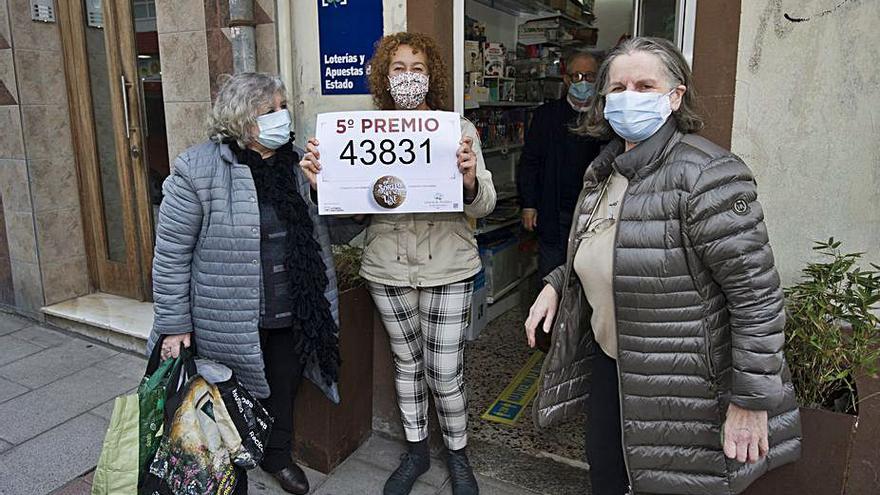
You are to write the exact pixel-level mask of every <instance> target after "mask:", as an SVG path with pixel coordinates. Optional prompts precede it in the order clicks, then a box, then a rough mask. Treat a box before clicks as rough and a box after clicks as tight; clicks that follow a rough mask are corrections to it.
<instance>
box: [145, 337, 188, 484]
mask: <svg viewBox="0 0 880 495" xmlns="http://www.w3.org/2000/svg"><path fill="white" fill-rule="evenodd" d="M161 346H162V341H161V340H159V342H156V345H155V347H154V348H153V353H152V354H151V355H150V360H149V361H148V363H147V371H146V373H144V378H143V380H141V384H140V386H138V391H137V396H138V402H139V410H140V420H139V424H140V428H139V433H138V439H139V448H138V467H139V468H140V470H139V471H140V476H141V480H142V479H143V473H144V471H145V469H146V467H147V465H149V463H150V462H151V461H152V460H153V456H155V455H156V449H158V448H159V441H160V440H161V439H162V436H161V434H160V432H161V431H162V425H163V423H164V414H165V399H166V397H167V396H168V386H169V384H173V385H172V387H173V388H174V391H176V390H177V387H178V385H179V380H180V369H181V363H183V360H184V359H186V358H187V357H189V352H188V351H187V350H182V352H181V353H180V356H179V357H178V358H176V359H166V360H165V361H162V363H161V364H160V363H159V355H160V353H161Z"/></svg>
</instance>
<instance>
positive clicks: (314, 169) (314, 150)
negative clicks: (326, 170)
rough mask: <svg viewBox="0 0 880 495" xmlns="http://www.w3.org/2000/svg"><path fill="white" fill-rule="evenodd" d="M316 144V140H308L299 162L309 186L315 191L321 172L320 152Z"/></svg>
mask: <svg viewBox="0 0 880 495" xmlns="http://www.w3.org/2000/svg"><path fill="white" fill-rule="evenodd" d="M318 144H319V143H318V139H317V138H311V139H309V142H308V143H306V154H305V156H303V159H302V160H300V162H299V166H300V168H302V171H303V174H305V176H306V179H308V180H309V185H310V186H312V189H315V190H317V189H318V173H319V172H320V171H321V152H320V151H318Z"/></svg>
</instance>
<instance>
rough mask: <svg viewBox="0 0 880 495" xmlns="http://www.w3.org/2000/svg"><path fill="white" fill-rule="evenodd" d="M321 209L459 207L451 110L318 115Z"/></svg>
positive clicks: (457, 122)
mask: <svg viewBox="0 0 880 495" xmlns="http://www.w3.org/2000/svg"><path fill="white" fill-rule="evenodd" d="M316 137H317V138H318V141H319V142H320V146H319V150H320V152H321V173H320V174H318V212H319V213H320V214H322V215H350V214H356V213H420V212H421V213H425V212H431V213H437V212H444V211H462V209H463V208H464V202H463V201H462V200H463V198H462V196H463V189H462V177H461V173H460V172H459V171H458V160H457V158H456V151H457V150H458V143H459V141H460V140H461V117H459V116H458V114H457V113H452V112H434V111H429V112H419V111H412V110H409V111H396V112H395V111H384V112H377V111H373V112H335V113H322V114H319V115H318V124H317V133H316Z"/></svg>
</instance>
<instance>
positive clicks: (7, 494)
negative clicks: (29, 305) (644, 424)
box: [0, 313, 535, 495]
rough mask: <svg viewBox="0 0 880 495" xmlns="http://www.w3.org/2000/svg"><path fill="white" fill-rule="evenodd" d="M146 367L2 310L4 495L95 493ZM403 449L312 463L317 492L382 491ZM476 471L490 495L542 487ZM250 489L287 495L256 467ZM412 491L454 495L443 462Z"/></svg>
mask: <svg viewBox="0 0 880 495" xmlns="http://www.w3.org/2000/svg"><path fill="white" fill-rule="evenodd" d="M145 367H146V360H145V359H144V358H143V357H141V356H137V355H135V354H131V353H128V352H125V351H119V350H118V349H115V348H112V347H108V346H106V345H103V344H99V343H96V342H93V341H91V340H88V339H85V338H81V337H78V336H75V335H73V334H69V333H65V332H61V331H57V330H53V329H50V328H46V327H44V326H41V325H38V324H36V323H35V322H33V321H30V320H26V319H23V318H19V317H17V316H12V315H7V314H4V313H0V495H45V494H52V495H83V494H88V493H89V491H90V488H91V485H90V481H91V472H92V470H93V469H94V468H95V464H96V463H97V460H98V456H99V455H100V452H101V444H102V442H103V439H104V433H105V432H106V429H107V424H108V422H109V419H110V415H111V413H112V409H113V399H114V398H115V397H116V396H118V395H122V394H126V393H130V392H131V391H133V390H134V389H136V388H137V385H138V382H139V380H140V379H141V377H142V376H143V373H144V368H145ZM403 450H404V447H403V445H402V444H401V443H399V442H396V441H393V440H389V439H386V438H384V437H381V436H378V435H373V436H372V437H371V438H370V439H369V440H368V441H367V442H366V443H364V445H363V446H361V448H360V449H359V450H358V451H357V452H356V453H355V454H354V455H352V456H351V457H350V458H349V459H348V460H346V461H345V462H344V463H343V464H341V465H340V466H339V467H337V468H336V470H334V471H333V472H332V473H330V475H329V476H327V475H323V474H321V473H318V472H317V471H313V470H310V469H306V472H307V473H308V476H309V480H310V481H311V484H312V493H315V494H320V495H363V494H377V493H381V491H382V485H383V483H384V481H385V478H386V477H387V476H388V474H390V472H391V471H392V470H393V469H394V468H395V467H396V465H397V463H398V458H399V456H400V454H401V453H402V452H403ZM477 477H478V479H479V482H480V489H481V493H482V494H484V495H531V494H534V493H535V492H532V491H529V490H525V489H522V488H519V487H516V486H513V485H509V484H506V483H503V482H501V481H497V480H494V479H492V478H488V477H486V476H482V475H479V474H478V475H477ZM249 488H250V490H249V493H251V494H260V495H262V494H267V495H268V494H273V495H274V494H279V495H281V494H283V493H284V492H283V491H282V490H281V489H280V487H279V486H278V484H277V483H276V482H275V481H274V480H273V479H272V478H271V477H270V476H268V475H267V474H265V473H263V472H262V471H261V470H259V469H256V470H254V471H251V472H250V485H249ZM412 493H413V495H434V494H438V495H439V494H444V495H445V494H451V493H452V490H451V488H450V487H449V480H448V474H447V472H446V467H445V464H444V463H443V462H442V461H441V460H440V459H436V458H435V459H434V460H433V464H432V467H431V470H430V471H429V472H428V473H426V474H425V475H424V476H423V477H422V478H421V479H420V481H419V482H418V484H417V485H416V487H415V488H414V490H413V492H412Z"/></svg>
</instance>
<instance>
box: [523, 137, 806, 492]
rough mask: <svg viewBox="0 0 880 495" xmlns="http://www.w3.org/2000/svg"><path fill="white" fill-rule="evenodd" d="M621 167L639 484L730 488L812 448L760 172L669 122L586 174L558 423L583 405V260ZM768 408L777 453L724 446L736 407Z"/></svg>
mask: <svg viewBox="0 0 880 495" xmlns="http://www.w3.org/2000/svg"><path fill="white" fill-rule="evenodd" d="M612 167H614V168H616V169H617V170H618V171H619V172H620V173H621V174H622V175H624V176H625V177H627V178H628V179H629V186H628V188H627V191H626V193H625V194H624V197H623V200H622V204H621V206H620V213H619V221H618V222H617V224H616V228H617V238H616V241H615V242H616V244H615V253H614V258H615V264H614V278H613V285H614V297H615V304H616V307H615V311H616V319H617V333H618V335H617V342H618V359H617V366H618V376H619V388H620V398H621V399H620V400H621V416H622V430H623V444H624V457H625V459H626V462H627V471H628V473H629V477H630V480H631V483H632V487H633V490H634V491H635V493H675V494H699V495H721V494H724V495H729V494H736V493H740V492H742V491H743V490H745V488H746V487H747V486H748V485H749V484H750V483H752V482H753V481H754V480H755V479H757V478H758V477H759V476H761V475H762V474H764V473H765V472H767V470H769V469H773V468H776V467H778V466H780V465H783V464H786V463H789V462H793V461H795V460H797V459H798V457H799V456H800V445H801V440H800V436H801V429H800V417H799V414H798V408H797V404H796V401H795V396H794V389H793V388H792V384H791V379H790V373H789V371H788V368H787V366H786V364H785V360H784V358H783V354H782V346H783V343H784V341H785V338H784V336H783V326H784V324H785V314H784V311H783V295H782V290H781V288H780V281H779V276H778V274H777V272H776V268H775V266H774V262H773V253H772V251H771V249H770V245H769V243H768V239H767V230H766V228H765V226H764V212H763V210H762V209H761V205H760V204H759V203H758V201H757V192H756V187H755V182H754V179H753V176H752V173H751V171H750V170H749V169H748V167H746V165H745V164H744V163H743V162H742V161H741V160H740V159H739V158H738V157H736V156H734V155H732V154H731V153H729V152H728V151H726V150H724V149H722V148H720V147H718V146H716V145H714V144H712V143H710V142H709V141H707V140H705V139H703V138H701V137H699V136H696V135H683V134H681V133H680V132H678V131H677V130H676V127H675V122H674V120H673V119H670V120H669V121H668V122H667V123H666V124H665V125H664V126H663V128H661V130H660V131H658V132H657V134H655V135H654V136H653V137H651V138H650V139H649V140H647V141H645V142H643V143H641V144H640V145H639V146H637V147H636V148H634V149H633V150H631V151H630V152H627V153H623V144H622V143H621V142H619V141H617V142H612V143H610V144H609V145H608V146H607V147H606V148H605V150H603V152H602V153H601V154H600V155H599V157H597V158H596V160H594V162H593V163H592V165H591V166H590V168H589V169H588V170H587V173H586V175H585V177H584V188H583V191H582V192H581V198H580V200H579V201H578V205H579V210H578V211H577V212H576V213H577V221H575V222H573V224H574V225H573V226H572V231H571V233H570V235H569V246H568V258H567V262H566V264H565V265H564V266H561V267H559V268H557V269H556V270H555V271H554V272H553V273H551V275H550V276H548V277H547V281H548V283H550V284H551V285H552V286H553V287H554V288H555V289H556V291H557V293H558V294H561V296H562V298H561V300H560V303H559V309H558V311H557V317H556V320H555V322H554V325H553V336H552V342H551V348H550V351H549V354H548V355H547V357H546V359H545V361H544V367H543V370H542V378H541V382H540V386H539V392H538V396H537V398H536V402H535V420H536V422H537V424H538V426H540V427H546V426H548V425H551V424H553V423H556V422H558V421H561V420H563V419H565V418H566V417H568V416H571V415H574V414H579V413H582V412H583V410H584V406H585V402H586V400H588V398H589V382H590V377H589V372H590V356H591V355H592V353H593V352H594V351H595V349H597V347H598V346H597V345H596V343H595V341H594V340H593V335H592V331H591V329H590V306H589V304H588V303H587V301H586V298H585V296H584V291H583V289H582V288H581V285H580V281H579V278H578V277H577V275H576V274H574V273H573V269H572V260H573V257H574V254H575V253H576V252H577V249H578V243H579V240H578V237H579V234H580V233H581V232H582V231H583V230H585V228H586V224H587V218H588V217H589V213H590V211H592V208H593V206H594V205H595V204H596V201H597V200H598V196H599V192H600V189H601V185H602V183H603V182H604V181H605V179H606V178H607V177H608V176H609V175H610V174H611V171H612ZM731 402H732V403H734V404H736V405H738V406H741V407H744V408H747V409H753V410H766V411H768V416H769V433H770V435H769V439H770V452H769V454H768V455H767V456H766V457H765V458H764V459H762V460H761V461H759V462H758V463H756V464H741V463H738V462H736V461H735V460H730V459H727V458H726V457H725V456H724V452H723V450H722V444H721V426H722V424H723V423H724V419H725V414H726V412H727V407H728V404H729V403H731Z"/></svg>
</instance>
